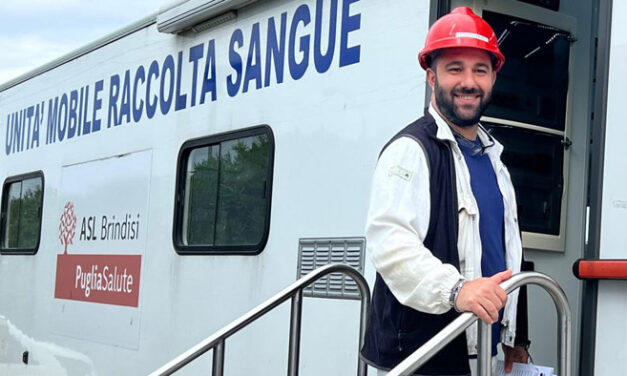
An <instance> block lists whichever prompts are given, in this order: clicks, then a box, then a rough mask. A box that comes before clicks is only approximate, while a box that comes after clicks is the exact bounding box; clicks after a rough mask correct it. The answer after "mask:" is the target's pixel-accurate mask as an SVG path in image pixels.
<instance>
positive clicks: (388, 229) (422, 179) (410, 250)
mask: <svg viewBox="0 0 627 376" xmlns="http://www.w3.org/2000/svg"><path fill="white" fill-rule="evenodd" d="M429 215H430V194H429V167H428V163H427V160H426V156H425V154H424V151H423V149H422V147H421V146H420V145H419V144H418V143H417V142H416V141H415V140H413V139H410V138H407V137H401V138H399V139H397V140H395V141H393V142H392V143H391V144H390V145H388V147H387V148H386V149H385V151H384V152H383V153H382V154H381V156H380V158H379V162H378V163H377V167H376V170H375V174H374V179H373V184H372V192H371V198H370V209H369V212H368V219H367V223H366V239H367V244H368V246H367V247H368V253H369V255H370V258H371V260H372V263H373V265H374V267H375V269H376V270H377V272H378V273H379V274H380V275H381V277H382V278H383V280H384V281H385V283H386V284H387V285H388V287H389V288H390V290H391V291H392V293H393V294H394V296H395V297H396V298H397V299H398V301H399V302H400V303H401V304H404V305H406V306H409V307H412V308H414V309H416V310H419V311H422V312H426V313H433V314H438V313H444V312H446V311H448V310H449V309H451V305H450V303H449V298H450V294H451V290H452V288H453V286H454V285H455V283H456V282H457V281H458V280H459V279H460V278H462V276H461V274H460V273H459V272H458V271H457V269H456V268H455V267H454V266H453V265H450V264H444V263H442V262H441V261H440V260H439V259H438V258H437V257H435V256H434V255H433V254H432V253H431V251H430V250H429V249H427V248H426V247H425V246H424V244H423V242H424V239H425V236H426V234H427V230H428V227H429Z"/></svg>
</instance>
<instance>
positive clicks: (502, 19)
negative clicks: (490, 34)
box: [483, 11, 570, 131]
mask: <svg viewBox="0 0 627 376" xmlns="http://www.w3.org/2000/svg"><path fill="white" fill-rule="evenodd" d="M483 18H484V19H485V20H486V21H488V23H489V24H490V25H491V26H492V27H493V28H494V32H495V33H496V35H497V37H498V38H499V43H500V45H499V48H500V49H501V52H503V55H505V64H504V65H503V68H502V69H501V70H500V71H499V75H498V79H497V80H496V84H495V86H494V89H493V94H492V103H491V105H490V106H488V109H487V111H486V112H485V115H486V116H490V117H495V118H500V119H509V120H514V121H519V122H523V123H528V124H533V125H539V126H543V127H547V128H552V129H557V130H562V131H563V130H564V129H565V120H566V98H567V92H568V59H569V50H570V42H569V40H568V39H569V35H570V34H569V33H568V32H565V31H562V30H559V29H556V28H553V27H551V26H547V25H541V24H537V23H534V22H531V21H526V20H523V19H520V18H515V17H511V16H506V15H503V14H499V13H494V12H489V11H484V12H483Z"/></svg>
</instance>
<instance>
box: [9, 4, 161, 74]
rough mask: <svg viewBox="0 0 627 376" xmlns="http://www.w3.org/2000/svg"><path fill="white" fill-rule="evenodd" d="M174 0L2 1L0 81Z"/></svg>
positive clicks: (138, 18) (45, 61)
mask: <svg viewBox="0 0 627 376" xmlns="http://www.w3.org/2000/svg"><path fill="white" fill-rule="evenodd" d="M171 2H172V0H0V83H3V82H6V81H9V80H11V79H13V78H15V77H17V76H19V75H21V74H22V73H26V72H28V71H30V70H32V69H34V68H37V67H39V66H41V65H43V64H45V63H47V62H49V61H51V60H54V59H55V58H57V57H60V56H62V55H65V54H66V53H68V52H71V51H73V50H75V49H77V48H79V47H81V46H83V45H85V44H87V43H89V42H92V41H94V40H96V39H98V38H100V37H103V36H105V35H107V34H109V33H111V32H113V31H116V30H118V29H120V28H121V27H124V26H126V25H128V24H130V23H133V22H135V21H137V20H140V19H142V18H144V17H145V16H148V15H150V14H152V13H154V12H156V11H158V10H159V7H160V6H162V5H164V4H169V3H171Z"/></svg>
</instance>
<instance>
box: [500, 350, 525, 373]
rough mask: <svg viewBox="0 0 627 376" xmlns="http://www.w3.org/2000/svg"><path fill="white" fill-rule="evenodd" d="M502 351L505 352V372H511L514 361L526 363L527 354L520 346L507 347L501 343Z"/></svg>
mask: <svg viewBox="0 0 627 376" xmlns="http://www.w3.org/2000/svg"><path fill="white" fill-rule="evenodd" d="M503 353H504V354H505V373H510V372H512V367H513V366H514V364H513V363H514V362H516V363H527V362H528V361H529V354H528V353H527V350H525V348H524V347H522V346H516V347H509V346H507V345H503Z"/></svg>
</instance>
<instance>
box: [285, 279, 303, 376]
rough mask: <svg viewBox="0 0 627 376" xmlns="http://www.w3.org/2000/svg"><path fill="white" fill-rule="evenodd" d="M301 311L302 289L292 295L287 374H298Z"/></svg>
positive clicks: (295, 375)
mask: <svg viewBox="0 0 627 376" xmlns="http://www.w3.org/2000/svg"><path fill="white" fill-rule="evenodd" d="M302 313H303V290H299V291H298V292H297V293H296V294H294V296H293V297H292V311H291V313H290V344H289V354H288V358H287V376H298V363H299V360H300V327H301V321H302Z"/></svg>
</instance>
